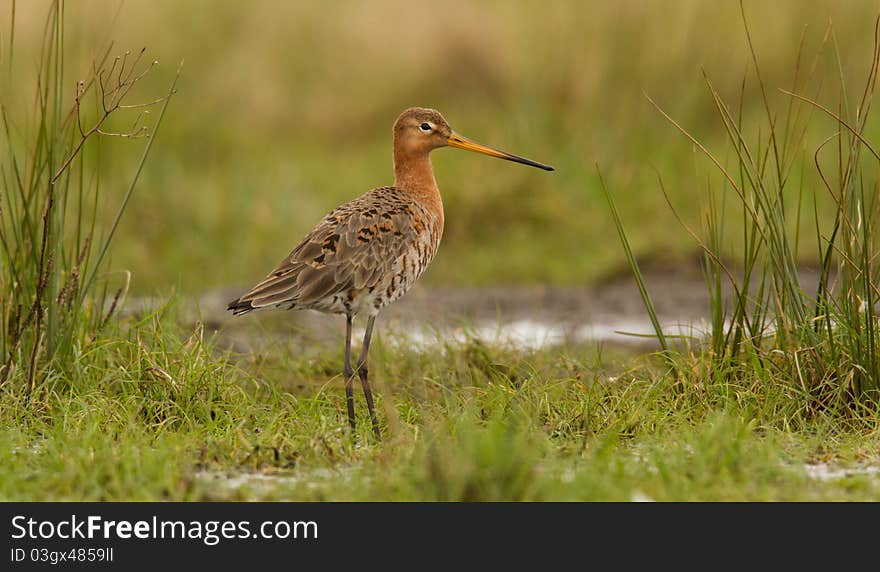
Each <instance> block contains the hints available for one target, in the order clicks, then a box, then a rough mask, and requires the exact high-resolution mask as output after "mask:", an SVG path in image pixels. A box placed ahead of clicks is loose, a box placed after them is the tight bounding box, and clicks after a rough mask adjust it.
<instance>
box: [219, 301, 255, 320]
mask: <svg viewBox="0 0 880 572" xmlns="http://www.w3.org/2000/svg"><path fill="white" fill-rule="evenodd" d="M226 309H227V310H229V311H231V312H232V313H233V314H234V315H236V316H240V315H241V314H247V313H248V312H251V311H253V310H256V308H254V306H253V304H251V303H250V301H249V300H245V301H242V299H241V298H238V299H236V300H233V301H232V302H230V303H229V305H228V306H226Z"/></svg>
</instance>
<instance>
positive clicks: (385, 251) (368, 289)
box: [229, 107, 553, 439]
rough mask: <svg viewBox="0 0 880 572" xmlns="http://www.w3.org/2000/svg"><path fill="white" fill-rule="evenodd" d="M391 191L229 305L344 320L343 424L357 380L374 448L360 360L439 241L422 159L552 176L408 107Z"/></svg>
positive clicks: (309, 240) (353, 211)
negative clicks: (358, 330)
mask: <svg viewBox="0 0 880 572" xmlns="http://www.w3.org/2000/svg"><path fill="white" fill-rule="evenodd" d="M393 133H394V185H393V186H390V187H379V188H376V189H373V190H372V191H369V192H368V193H366V194H364V195H362V196H360V197H358V198H356V199H354V200H353V201H350V202H347V203H345V204H344V205H342V206H340V207H338V208H336V209H334V210H333V211H331V212H330V213H329V214H327V216H325V217H324V218H323V219H322V220H321V222H319V223H318V225H317V226H315V227H314V228H313V229H312V230H311V231H310V232H309V233H308V234H307V235H306V237H305V238H304V239H303V240H302V242H300V243H299V245H297V247H296V248H294V249H293V251H292V252H291V253H290V254H289V255H288V256H287V257H286V258H285V259H284V260H282V261H281V264H279V265H278V267H277V268H275V270H273V271H272V272H271V273H270V274H269V275H268V276H267V277H266V278H265V279H263V280H262V281H261V282H260V283H259V284H257V285H256V286H254V287H253V288H252V289H251V290H250V291H249V292H248V293H247V294H245V295H244V296H242V297H240V298H238V299H237V300H233V301H232V302H230V303H229V310H231V311H232V312H233V313H234V314H236V315H238V314H246V313H248V312H251V311H253V310H259V309H266V308H281V309H286V310H306V309H308V310H318V311H321V312H328V313H337V314H345V316H346V341H345V358H344V360H345V361H344V364H343V376H344V377H345V395H346V404H347V409H348V422H349V425H350V426H351V428H352V429H354V428H355V416H354V396H353V393H352V388H351V385H352V381H353V379H354V374H355V371H357V373H358V376H359V377H360V380H361V385H362V386H363V389H364V396H365V398H366V401H367V407H368V409H369V412H370V420H371V421H372V426H373V433H374V434H375V436H376V438H377V439H378V438H380V433H379V424H378V420H377V419H376V415H375V412H374V409H373V397H372V392H371V390H370V385H369V381H368V374H367V356H368V354H369V349H370V338H371V336H372V333H373V325H374V323H375V319H376V316H377V315H378V313H379V311H380V310H381V309H382V308H384V307H385V306H387V305H388V304H390V303H391V302H393V301H395V300H397V299H398V298H400V297H401V296H402V295H403V294H405V293H406V291H407V290H409V289H410V288H411V287H412V285H413V283H414V282H415V281H416V280H418V278H419V277H420V276H421V275H422V273H424V271H425V269H426V268H427V267H428V264H429V263H430V262H431V260H432V259H433V258H434V254H436V252H437V247H438V246H439V245H440V238H441V236H442V235H443V201H442V200H441V198H440V190H439V189H438V188H437V181H436V180H435V179H434V171H433V169H432V167H431V161H430V159H429V158H428V154H429V153H430V152H431V151H432V150H434V149H436V148H438V147H445V146H447V145H449V146H453V147H459V148H462V149H467V150H469V151H477V152H479V153H484V154H486V155H490V156H493V157H498V158H501V159H506V160H508V161H515V162H517V163H523V164H526V165H531V166H533V167H538V168H541V169H545V170H548V171H552V170H553V168H552V167H548V166H547V165H542V164H540V163H535V162H534V161H531V160H529V159H524V158H522V157H518V156H516V155H511V154H510V153H506V152H504V151H499V150H497V149H493V148H491V147H486V146H485V145H481V144H479V143H475V142H474V141H471V140H469V139H466V138H465V137H462V136H461V135H458V134H457V133H455V132H454V131H452V129H451V128H450V127H449V124H448V123H446V120H445V119H443V116H442V115H440V113H439V112H437V111H435V110H433V109H426V108H421V107H413V108H410V109H407V110H406V111H404V112H403V113H401V114H400V116H399V117H398V118H397V121H395V123H394V128H393ZM356 315H366V316H367V317H368V319H367V328H366V333H365V334H364V343H363V346H362V349H361V354H360V357H359V358H358V361H357V370H355V369H354V368H352V366H351V330H352V318H353V317H354V316H356Z"/></svg>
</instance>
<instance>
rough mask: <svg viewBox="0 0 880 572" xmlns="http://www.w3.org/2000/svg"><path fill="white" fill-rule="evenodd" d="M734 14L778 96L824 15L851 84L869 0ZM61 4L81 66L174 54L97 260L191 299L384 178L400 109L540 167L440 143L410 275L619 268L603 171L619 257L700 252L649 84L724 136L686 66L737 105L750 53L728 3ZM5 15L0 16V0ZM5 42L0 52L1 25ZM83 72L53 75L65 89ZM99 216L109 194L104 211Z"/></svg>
mask: <svg viewBox="0 0 880 572" xmlns="http://www.w3.org/2000/svg"><path fill="white" fill-rule="evenodd" d="M745 8H746V13H747V17H748V20H749V24H750V27H751V30H752V37H753V39H754V42H755V50H756V52H757V54H758V57H759V58H760V63H761V70H762V76H763V79H764V81H765V82H766V84H767V86H768V88H769V92H768V97H769V98H770V100H771V104H774V105H777V106H779V107H780V108H781V109H784V104H785V103H786V102H787V97H788V96H786V95H784V94H782V93H780V92H779V91H778V90H777V88H779V87H784V88H791V86H792V75H793V70H794V68H795V61H796V59H797V55H798V46H799V45H800V42H801V37H802V35H804V34H805V36H804V37H805V50H804V53H805V54H807V55H808V56H810V58H811V57H812V54H813V53H814V52H815V50H816V49H817V48H818V46H819V44H820V43H821V41H822V38H823V36H824V34H825V29H826V27H827V25H828V23H829V21H833V24H834V31H835V40H834V41H836V43H837V46H838V48H839V59H840V65H841V69H842V70H843V75H844V77H845V79H846V81H847V82H850V84H851V85H861V84H862V79H863V78H864V77H865V75H866V74H867V72H868V67H869V65H870V54H871V45H872V40H873V19H874V17H875V16H876V12H877V5H876V3H874V2H868V1H861V0H850V1H847V2H846V3H841V2H836V1H833V0H812V1H796V0H785V1H780V2H772V3H770V2H757V1H746V2H745ZM47 9H48V2H43V1H36V0H34V1H29V2H18V3H17V4H16V16H15V17H16V25H15V33H16V48H15V50H16V51H15V54H14V61H15V65H16V66H17V68H18V69H19V70H20V71H21V72H22V73H17V74H16V76H15V77H17V78H21V80H20V81H18V82H17V83H16V84H14V85H11V86H8V87H10V88H11V90H12V91H13V92H15V94H16V96H17V97H21V98H29V97H33V92H32V89H33V87H32V86H33V85H34V82H33V81H32V77H35V75H36V60H37V58H38V54H37V52H36V50H37V48H38V46H39V37H40V34H41V32H42V26H43V23H44V20H45V13H46V10H47ZM65 10H66V18H67V30H66V35H67V37H66V39H65V41H66V46H67V50H66V57H67V58H68V61H69V62H76V63H75V64H74V69H82V70H83V74H82V75H83V76H85V75H86V71H87V70H88V69H89V62H90V61H91V59H92V58H94V57H95V56H96V54H98V53H99V52H101V50H102V48H103V47H104V46H105V45H106V43H107V42H108V41H113V42H114V52H119V51H124V50H132V51H133V52H136V51H137V50H139V49H140V48H141V47H144V46H146V47H147V50H148V51H147V57H149V58H155V59H157V60H159V61H160V62H161V68H160V72H159V73H155V74H151V76H149V77H148V78H146V79H145V81H148V82H152V84H151V85H150V86H148V88H147V89H146V91H147V92H149V91H150V89H152V90H153V91H154V92H155V95H156V96H157V97H158V96H160V95H162V93H163V90H164V89H165V88H166V87H167V85H168V83H169V82H170V80H171V78H172V77H173V75H174V72H175V69H176V67H177V64H178V62H179V61H180V60H181V59H184V60H185V66H184V69H183V75H182V77H181V80H180V82H179V93H178V94H177V96H176V97H175V100H174V102H173V104H172V106H171V108H170V110H169V114H168V116H167V117H166V121H165V123H164V125H163V128H162V132H161V133H160V134H159V141H158V143H159V144H158V145H156V147H155V149H154V152H153V155H152V156H151V158H150V161H149V162H148V164H147V169H146V171H145V173H144V175H143V177H142V180H141V184H140V186H139V187H138V189H137V192H136V194H135V196H134V198H133V200H132V202H131V204H130V205H129V210H128V212H127V213H126V215H125V218H124V219H123V221H122V225H121V226H120V228H119V230H118V234H117V239H116V241H115V244H114V247H113V251H112V255H113V260H112V267H113V268H115V269H128V270H131V271H132V273H133V282H132V286H133V290H134V291H135V292H136V293H152V292H155V291H157V290H159V291H164V290H168V289H170V288H177V289H180V290H182V291H184V292H193V293H199V292H202V291H205V290H207V289H210V288H215V287H220V286H246V285H248V284H249V283H251V282H253V281H254V280H255V279H257V278H259V277H261V276H263V275H264V274H265V273H266V272H267V271H268V270H269V269H270V268H271V267H272V266H273V265H274V264H276V263H277V262H278V261H279V260H280V259H281V258H282V257H283V256H284V255H285V254H286V253H287V252H288V251H289V249H290V248H292V247H293V246H294V245H295V244H296V242H297V241H298V240H299V238H300V237H301V236H302V235H303V234H304V233H305V232H306V231H307V230H308V229H309V228H310V227H311V225H312V224H314V223H315V222H316V221H317V220H318V219H319V217H321V216H322V215H323V214H324V213H325V212H327V211H329V210H330V209H332V208H333V207H334V206H336V205H337V204H339V203H340V202H342V201H345V200H348V199H351V198H354V197H355V196H357V195H359V194H361V193H363V192H365V191H367V190H368V189H370V188H372V187H375V186H379V185H383V184H389V183H390V182H391V178H392V177H391V131H390V128H391V124H392V122H393V120H394V118H395V117H396V116H397V114H398V113H399V112H400V111H401V110H403V109H404V108H406V107H409V106H413V105H420V106H430V107H435V108H437V109H439V110H440V111H441V112H442V113H444V115H445V116H446V118H447V119H448V120H449V121H450V123H451V124H452V125H453V127H454V128H455V129H457V130H458V131H460V132H461V133H463V134H465V135H467V136H469V137H472V138H474V139H476V140H478V141H481V142H484V143H487V144H489V145H493V146H497V147H500V148H502V149H505V150H509V151H511V152H514V153H518V154H522V155H525V156H528V157H531V158H534V159H536V160H539V161H544V162H547V163H550V164H552V165H554V166H555V167H556V168H557V172H556V173H553V174H550V175H548V174H547V173H543V172H539V171H536V170H531V169H527V168H523V167H520V166H517V165H511V164H507V163H503V162H499V161H493V160H491V159H488V158H485V157H480V156H477V155H472V154H465V153H461V152H458V151H453V150H440V151H438V152H436V153H434V155H433V159H434V164H435V170H436V174H437V179H438V182H439V184H440V187H441V191H442V192H443V196H444V201H445V205H446V217H447V224H446V234H445V236H444V244H443V246H442V248H441V249H440V252H439V254H438V256H437V258H436V259H435V261H434V264H433V266H432V268H431V270H430V271H429V272H428V273H427V274H426V276H425V281H426V282H428V283H431V284H435V285H436V284H471V285H473V284H480V285H482V284H490V283H492V284H513V283H549V284H587V283H591V282H594V281H597V280H601V279H602V278H603V277H607V276H608V275H611V274H614V273H616V272H619V271H622V270H623V269H624V268H625V264H626V262H625V260H624V258H623V257H622V255H621V253H620V250H619V246H618V244H617V242H616V241H617V237H616V235H615V233H614V227H613V223H612V221H611V220H610V217H609V216H608V213H607V207H606V206H605V204H604V202H603V201H604V199H603V198H602V195H601V191H600V189H599V185H598V180H597V178H596V176H595V165H596V164H597V163H598V164H599V165H600V166H601V167H602V169H603V173H604V175H605V176H606V178H607V181H608V184H609V186H610V187H611V188H613V189H614V190H615V193H616V195H617V197H618V206H619V208H620V210H621V212H622V213H624V218H625V223H627V224H628V226H629V227H630V228H629V229H628V230H629V232H630V239H631V241H632V243H633V247H634V250H635V252H636V254H637V255H638V256H639V257H640V258H641V259H643V260H651V261H656V262H657V263H659V264H669V265H673V266H674V265H675V264H677V263H679V262H682V261H686V260H689V259H692V258H693V256H692V255H693V248H694V247H693V241H692V240H691V239H690V237H688V236H687V234H686V233H684V232H682V231H681V230H680V229H679V228H678V227H677V226H676V223H675V219H674V217H673V216H672V214H671V213H670V212H669V210H668V208H667V206H666V205H665V201H664V199H663V196H662V194H661V192H660V190H659V186H658V184H657V174H656V171H655V169H656V170H658V171H659V172H661V173H662V174H663V178H664V183H665V185H666V187H667V189H668V190H669V192H670V195H671V197H672V200H673V202H674V203H675V204H676V206H677V207H678V208H680V209H681V214H682V216H683V217H684V219H685V220H686V221H688V222H697V221H698V220H699V217H700V214H701V209H702V208H703V202H702V200H701V198H702V195H703V194H705V188H706V179H707V178H708V177H711V176H714V175H710V174H709V171H710V169H709V168H708V167H707V165H706V161H705V159H703V158H702V157H698V156H697V155H696V154H694V153H693V152H692V150H691V146H690V144H689V143H688V142H687V141H686V140H685V139H684V138H683V137H681V135H680V134H678V133H676V132H675V130H674V129H672V128H671V127H670V126H669V125H668V124H667V123H665V121H664V120H663V119H662V117H661V116H660V115H659V114H658V113H657V111H656V110H654V109H653V108H652V107H651V105H650V104H649V103H648V102H647V101H646V99H645V97H644V93H647V94H649V95H650V96H651V98H652V99H654V100H655V101H656V102H657V103H658V104H659V105H660V106H661V107H663V108H664V110H666V111H667V112H668V113H669V114H670V115H671V116H672V117H674V118H676V119H677V120H678V121H679V122H680V123H682V124H683V125H684V126H686V127H687V128H688V129H690V130H691V131H692V133H694V135H695V136H697V137H698V138H699V139H700V140H701V141H704V142H706V143H707V145H708V146H709V147H710V148H712V147H713V146H715V147H717V148H721V142H722V141H723V139H724V131H723V128H722V125H721V123H720V120H718V118H717V114H716V113H715V111H714V110H713V104H712V100H711V98H710V97H709V96H708V95H707V93H706V90H705V85H704V83H703V80H702V77H701V74H700V70H701V68H702V69H705V71H706V73H707V74H708V76H709V77H710V78H711V79H712V81H713V83H714V85H715V87H716V89H717V90H718V91H719V92H720V93H721V95H722V97H725V98H726V99H728V100H735V99H736V98H737V97H738V96H739V93H740V90H741V86H742V81H743V78H744V77H745V76H747V75H748V73H749V72H748V70H749V67H750V64H749V54H748V44H747V42H746V38H745V33H744V29H743V26H742V23H741V19H740V7H739V3H738V2H734V1H725V2H708V1H702V2H700V1H696V0H677V1H675V2H664V1H659V0H643V1H639V0H625V1H619V2H615V3H608V2H598V1H595V2H586V1H558V2H552V3H546V2H526V1H522V2H503V1H486V2H466V1H461V0H459V1H450V2H444V3H442V4H439V3H436V2H427V1H426V2H417V1H397V0H385V1H381V2H355V1H337V2H332V3H325V2H286V3H280V2H269V1H253V2H249V3H247V4H242V3H239V2H231V1H224V2H220V1H207V0H205V1H191V2H185V3H181V2H176V1H171V0H155V1H149V2H147V1H139V2H134V1H132V2H125V3H122V4H117V3H115V2H106V1H99V0H88V1H81V2H75V3H68V4H67V5H66V8H65ZM2 18H3V19H4V21H3V25H2V26H0V29H3V30H6V29H8V19H9V18H10V10H9V9H8V7H7V9H6V10H4V11H3V14H2ZM805 30H806V31H805ZM0 44H2V45H3V49H4V50H5V49H7V45H8V42H7V38H3V39H2V42H0ZM28 70H30V71H31V72H32V73H31V75H28ZM816 70H817V71H816V81H815V82H814V84H813V85H814V86H818V85H820V84H821V86H822V94H827V95H828V96H829V97H827V98H826V99H828V100H832V99H834V100H836V97H837V94H838V90H839V88H838V87H837V86H838V85H839V78H838V76H839V73H838V69H837V61H836V56H835V54H834V52H833V51H831V50H826V52H825V53H824V54H823V56H822V57H821V58H820V60H819V61H818V65H817V68H816ZM77 79H79V78H66V81H67V82H68V83H69V84H70V97H71V99H72V98H73V94H74V85H75V81H76V80H77ZM25 80H26V81H25ZM749 81H750V83H749V84H748V86H747V89H746V92H745V98H746V100H745V104H744V109H745V110H747V111H746V112H747V113H751V114H754V115H755V119H758V118H760V116H762V114H763V108H762V105H761V104H760V99H759V98H760V93H759V92H758V91H757V90H756V89H755V82H754V78H753V77H752V78H751V79H750V80H749ZM852 82H855V83H854V84H853V83H852ZM822 94H820V97H819V99H820V101H821V100H823V96H822ZM810 95H813V93H810ZM858 95H859V94H851V95H850V96H849V97H850V100H851V101H855V98H856V97H857V96H858ZM832 96H833V97H832ZM12 121H13V123H15V122H16V118H12ZM823 121H824V120H822V121H819V122H817V125H819V126H820V127H821V126H822V125H823ZM748 124H749V117H746V125H748ZM824 126H825V127H827V130H826V131H821V130H820V131H817V133H811V134H810V136H809V138H808V139H809V141H811V144H808V145H807V146H806V149H808V150H809V152H808V153H807V155H806V161H807V164H808V169H807V174H806V178H805V179H804V182H805V184H816V182H817V178H816V177H815V174H814V173H813V172H812V169H811V167H809V165H810V164H811V163H812V150H813V149H814V148H815V146H816V143H817V142H818V141H820V140H821V138H822V137H824V136H827V135H828V133H829V132H830V131H832V130H833V129H834V125H833V124H831V123H830V122H827V121H824ZM873 129H874V128H869V135H871V132H872V130H873ZM869 138H870V137H869ZM140 150H141V146H140V145H138V144H129V145H119V144H115V143H114V149H113V161H112V162H109V161H105V162H103V164H102V165H101V172H102V177H103V180H102V187H103V192H104V193H107V194H105V195H104V196H108V195H110V196H112V197H121V196H122V194H123V193H124V190H125V188H124V181H125V180H126V177H127V176H128V175H129V174H130V172H131V168H132V165H133V164H134V162H135V161H136V160H137V156H138V154H139V153H140ZM722 158H724V157H722ZM115 208H116V204H115V203H113V202H111V201H108V204H107V205H106V212H105V213H104V214H105V216H106V217H107V219H109V218H111V217H112V215H113V213H114V212H115ZM820 208H821V205H820ZM805 218H806V217H805ZM804 224H805V225H806V227H807V228H813V227H812V225H813V222H812V221H811V220H809V219H806V220H805V221H804ZM808 250H811V251H815V248H814V245H812V244H810V245H807V248H805V252H806V251H808Z"/></svg>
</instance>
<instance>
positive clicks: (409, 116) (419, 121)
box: [394, 107, 553, 171]
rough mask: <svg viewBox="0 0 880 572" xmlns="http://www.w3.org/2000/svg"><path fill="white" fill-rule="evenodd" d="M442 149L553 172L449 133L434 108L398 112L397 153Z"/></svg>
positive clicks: (395, 126)
mask: <svg viewBox="0 0 880 572" xmlns="http://www.w3.org/2000/svg"><path fill="white" fill-rule="evenodd" d="M446 146H449V147H458V148H459V149H466V150H468V151H474V152H477V153H483V154H484V155H489V156H490V157H497V158H499V159H505V160H507V161H514V162H516V163H522V164H523V165H529V166H531V167H537V168H539V169H544V170H545V171H552V170H553V167H550V166H549V165H544V164H542V163H538V162H537V161H532V160H531V159H526V158H524V157H520V156H518V155H513V154H512V153H507V152H506V151H500V150H498V149H493V148H492V147H489V146H487V145H483V144H482V143H477V142H476V141H472V140H471V139H468V138H467V137H464V136H463V135H459V134H458V133H456V132H455V131H453V130H452V128H451V127H450V126H449V123H447V122H446V120H445V119H444V118H443V116H442V115H440V112H439V111H437V110H435V109H428V108H426V107H410V108H409V109H407V110H406V111H404V112H403V113H401V114H400V116H398V118H397V121H395V122H394V148H395V152H397V153H401V154H403V155H405V156H410V157H412V156H419V155H427V154H428V153H430V152H431V151H433V150H434V149H437V148H438V147H446Z"/></svg>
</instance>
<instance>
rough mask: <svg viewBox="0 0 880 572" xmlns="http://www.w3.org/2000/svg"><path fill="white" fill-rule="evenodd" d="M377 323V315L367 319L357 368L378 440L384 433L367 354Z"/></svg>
mask: <svg viewBox="0 0 880 572" xmlns="http://www.w3.org/2000/svg"><path fill="white" fill-rule="evenodd" d="M375 323H376V316H370V319H369V320H368V321H367V331H366V332H364V345H363V347H362V348H361V356H360V357H359V358H358V363H357V368H358V377H360V378H361V387H363V388H364V398H366V400H367V409H369V411H370V421H371V422H372V424H373V434H374V435H375V436H376V440H378V441H381V440H382V434H381V433H380V432H379V421H378V420H377V419H376V412H375V411H374V410H373V392H372V390H371V389H370V381H369V378H368V370H367V356H368V355H369V353H370V338H371V337H372V335H373V325H374V324H375Z"/></svg>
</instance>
